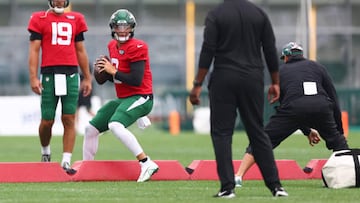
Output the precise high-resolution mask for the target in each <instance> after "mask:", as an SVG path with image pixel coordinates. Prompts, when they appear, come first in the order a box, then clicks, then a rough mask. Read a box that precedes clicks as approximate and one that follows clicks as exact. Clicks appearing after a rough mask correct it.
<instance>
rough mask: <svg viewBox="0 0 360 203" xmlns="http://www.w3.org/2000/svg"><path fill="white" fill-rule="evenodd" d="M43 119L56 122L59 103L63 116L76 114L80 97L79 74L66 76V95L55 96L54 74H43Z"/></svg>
mask: <svg viewBox="0 0 360 203" xmlns="http://www.w3.org/2000/svg"><path fill="white" fill-rule="evenodd" d="M41 76H42V79H41V82H42V86H43V90H42V93H41V118H42V119H44V120H54V118H55V113H56V108H57V104H58V101H59V99H60V101H61V108H62V114H75V112H76V108H77V103H78V96H79V74H78V73H74V74H71V75H66V90H67V91H66V95H65V96H55V81H54V74H42V75H41Z"/></svg>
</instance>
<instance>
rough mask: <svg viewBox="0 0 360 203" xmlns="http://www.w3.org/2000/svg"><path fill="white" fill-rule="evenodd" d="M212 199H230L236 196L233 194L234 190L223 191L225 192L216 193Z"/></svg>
mask: <svg viewBox="0 0 360 203" xmlns="http://www.w3.org/2000/svg"><path fill="white" fill-rule="evenodd" d="M213 197H216V198H225V199H231V198H234V197H236V195H235V193H234V190H225V191H220V192H218V193H217V194H215V195H214V196H213Z"/></svg>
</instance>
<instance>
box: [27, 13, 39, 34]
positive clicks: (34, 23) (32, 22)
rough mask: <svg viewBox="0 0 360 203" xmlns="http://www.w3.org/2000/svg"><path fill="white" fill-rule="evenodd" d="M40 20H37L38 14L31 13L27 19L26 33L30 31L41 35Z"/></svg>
mask: <svg viewBox="0 0 360 203" xmlns="http://www.w3.org/2000/svg"><path fill="white" fill-rule="evenodd" d="M40 27H41V26H40V20H39V12H36V13H33V14H32V15H31V16H30V19H29V24H28V28H27V29H28V31H29V32H30V31H32V32H37V33H41V29H40Z"/></svg>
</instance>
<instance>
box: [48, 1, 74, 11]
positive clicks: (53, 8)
mask: <svg viewBox="0 0 360 203" xmlns="http://www.w3.org/2000/svg"><path fill="white" fill-rule="evenodd" d="M69 1H70V0H66V1H65V4H64V6H63V7H57V6H56V5H55V3H54V0H48V5H49V7H50V9H51V10H53V11H54V12H55V13H57V14H62V13H64V11H65V8H66V7H68V6H69V3H70V2H69Z"/></svg>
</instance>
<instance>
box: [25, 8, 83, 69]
mask: <svg viewBox="0 0 360 203" xmlns="http://www.w3.org/2000/svg"><path fill="white" fill-rule="evenodd" d="M87 29H88V28H87V25H86V22H85V18H84V16H83V15H82V14H80V13H77V12H67V13H64V14H62V15H57V14H55V13H53V12H48V13H45V11H40V12H35V13H33V14H32V15H31V18H30V21H29V25H28V30H29V31H33V32H36V33H39V34H41V35H42V40H41V49H42V50H41V51H42V58H41V67H46V66H58V65H65V66H78V61H77V57H76V51H75V36H76V35H78V34H80V33H81V32H86V31H87Z"/></svg>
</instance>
